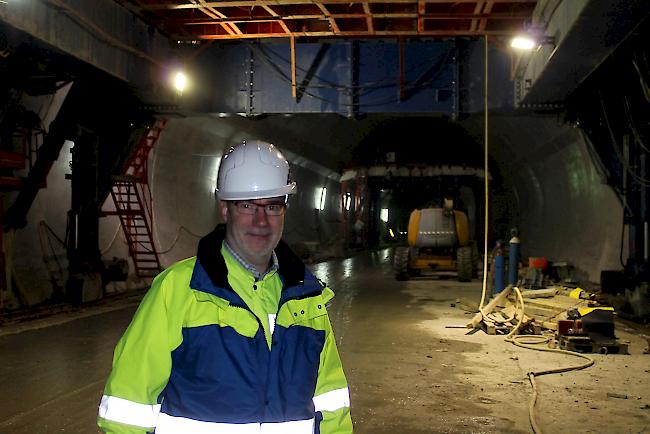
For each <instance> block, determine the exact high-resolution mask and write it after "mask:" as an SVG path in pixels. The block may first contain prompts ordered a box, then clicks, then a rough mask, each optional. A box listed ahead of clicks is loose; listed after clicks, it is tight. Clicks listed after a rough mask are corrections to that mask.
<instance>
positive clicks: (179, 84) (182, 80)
mask: <svg viewBox="0 0 650 434" xmlns="http://www.w3.org/2000/svg"><path fill="white" fill-rule="evenodd" d="M185 88H187V75H185V73H184V72H183V71H177V72H176V73H175V74H174V89H176V90H177V91H178V92H179V93H183V91H184V90H185Z"/></svg>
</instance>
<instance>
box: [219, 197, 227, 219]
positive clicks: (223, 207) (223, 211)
mask: <svg viewBox="0 0 650 434" xmlns="http://www.w3.org/2000/svg"><path fill="white" fill-rule="evenodd" d="M219 207H220V209H221V218H222V219H223V222H224V223H226V222H228V203H227V202H225V201H220V202H219Z"/></svg>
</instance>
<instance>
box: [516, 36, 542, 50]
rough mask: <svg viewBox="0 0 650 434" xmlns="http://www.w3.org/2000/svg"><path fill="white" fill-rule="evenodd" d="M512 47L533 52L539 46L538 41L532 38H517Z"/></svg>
mask: <svg viewBox="0 0 650 434" xmlns="http://www.w3.org/2000/svg"><path fill="white" fill-rule="evenodd" d="M510 46H511V47H512V48H515V49H517V50H532V49H533V48H535V47H536V46H537V41H535V40H534V39H533V38H531V37H530V36H515V37H514V38H512V40H511V41H510Z"/></svg>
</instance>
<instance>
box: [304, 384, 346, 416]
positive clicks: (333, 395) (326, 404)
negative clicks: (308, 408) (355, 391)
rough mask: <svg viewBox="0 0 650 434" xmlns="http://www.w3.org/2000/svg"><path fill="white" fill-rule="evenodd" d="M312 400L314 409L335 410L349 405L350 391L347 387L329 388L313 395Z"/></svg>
mask: <svg viewBox="0 0 650 434" xmlns="http://www.w3.org/2000/svg"><path fill="white" fill-rule="evenodd" d="M313 401H314V409H315V410H316V411H335V410H338V409H339V408H345V407H349V406H350V391H349V390H348V388H347V387H344V388H343V389H336V390H331V391H329V392H325V393H323V394H320V395H318V396H314V399H313Z"/></svg>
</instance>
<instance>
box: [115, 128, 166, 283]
mask: <svg viewBox="0 0 650 434" xmlns="http://www.w3.org/2000/svg"><path fill="white" fill-rule="evenodd" d="M166 123H167V121H166V120H164V119H158V120H156V122H155V123H154V125H153V126H152V127H151V128H150V129H149V130H147V131H146V132H145V133H144V134H143V135H142V137H141V138H140V140H139V142H138V144H137V146H136V149H135V151H134V153H133V156H132V157H131V159H130V160H129V162H128V164H127V165H126V167H125V169H124V170H123V173H122V174H121V175H114V176H113V185H112V188H111V197H112V198H113V202H114V203H115V211H114V212H105V213H104V214H108V215H110V214H115V215H117V216H118V217H119V219H120V224H121V225H122V230H123V231H124V236H125V238H126V242H127V244H128V246H129V255H131V258H132V259H133V264H134V267H135V274H136V275H137V276H138V277H153V276H155V275H156V274H158V273H159V272H160V271H161V266H160V259H159V258H158V253H157V251H156V246H155V245H154V242H153V235H152V232H151V228H152V223H153V220H152V209H151V200H152V198H151V189H150V188H149V182H148V176H147V159H148V157H149V152H150V151H151V149H152V148H153V147H154V145H155V144H156V142H157V141H158V138H159V137H160V133H161V132H162V130H163V129H164V128H165V124H166Z"/></svg>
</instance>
